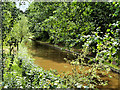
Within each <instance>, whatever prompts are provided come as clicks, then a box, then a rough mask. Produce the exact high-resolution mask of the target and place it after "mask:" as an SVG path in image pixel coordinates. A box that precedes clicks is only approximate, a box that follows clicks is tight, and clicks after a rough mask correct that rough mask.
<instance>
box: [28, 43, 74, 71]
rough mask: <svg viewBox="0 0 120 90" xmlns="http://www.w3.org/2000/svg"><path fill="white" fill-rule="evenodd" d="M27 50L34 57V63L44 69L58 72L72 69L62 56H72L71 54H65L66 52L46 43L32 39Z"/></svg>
mask: <svg viewBox="0 0 120 90" xmlns="http://www.w3.org/2000/svg"><path fill="white" fill-rule="evenodd" d="M29 51H30V53H31V55H32V56H33V58H34V59H35V61H34V63H35V64H36V65H38V66H41V67H43V68H44V69H45V70H50V69H55V70H57V71H58V72H59V73H62V72H64V71H72V66H71V65H70V64H68V63H66V61H65V60H64V58H68V59H69V58H73V56H72V55H70V54H67V52H63V51H61V50H60V49H58V48H55V47H53V46H50V45H48V44H44V43H41V44H40V43H39V42H34V41H33V43H32V46H31V47H30V49H29Z"/></svg>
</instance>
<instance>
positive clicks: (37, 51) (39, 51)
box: [29, 41, 120, 90]
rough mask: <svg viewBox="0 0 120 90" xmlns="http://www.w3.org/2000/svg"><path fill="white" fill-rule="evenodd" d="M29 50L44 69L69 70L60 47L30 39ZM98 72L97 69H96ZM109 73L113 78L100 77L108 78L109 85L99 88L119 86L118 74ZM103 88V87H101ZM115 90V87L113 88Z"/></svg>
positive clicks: (70, 67)
mask: <svg viewBox="0 0 120 90" xmlns="http://www.w3.org/2000/svg"><path fill="white" fill-rule="evenodd" d="M29 52H30V54H31V55H32V56H33V58H34V59H35V61H34V63H35V64H36V65H38V66H40V67H42V68H44V69H45V70H50V69H54V70H57V71H58V73H59V74H61V73H62V72H67V71H68V72H71V71H72V66H71V65H70V64H69V63H66V62H65V60H64V58H66V57H67V52H63V51H61V50H60V49H57V48H55V47H53V46H50V45H48V44H45V43H40V42H35V41H32V45H31V47H29ZM69 58H73V57H72V55H71V54H69ZM88 69H89V67H85V68H84V70H83V72H84V71H85V70H88ZM98 72H99V71H98ZM109 74H110V75H112V77H113V78H111V79H110V78H108V77H107V76H105V77H101V78H102V79H103V80H108V81H109V83H108V84H109V85H107V86H104V87H101V86H99V88H118V87H120V80H118V79H120V78H119V77H120V75H119V76H118V74H116V73H113V72H109ZM102 90H105V89H102ZM114 90H117V89H114ZM118 90H120V89H118Z"/></svg>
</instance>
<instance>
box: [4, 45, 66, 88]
mask: <svg viewBox="0 0 120 90" xmlns="http://www.w3.org/2000/svg"><path fill="white" fill-rule="evenodd" d="M23 46H24V47H23ZM5 57H6V58H5V59H6V60H5V73H4V88H66V85H64V83H65V82H64V80H62V79H61V78H60V76H59V75H55V74H54V73H53V71H45V70H44V69H42V68H41V67H38V66H36V65H34V64H33V63H34V62H33V59H32V58H31V57H30V55H28V52H27V48H26V47H25V45H24V44H23V43H22V44H20V46H19V51H18V54H17V55H15V56H14V57H11V56H9V54H5ZM21 61H22V62H21Z"/></svg>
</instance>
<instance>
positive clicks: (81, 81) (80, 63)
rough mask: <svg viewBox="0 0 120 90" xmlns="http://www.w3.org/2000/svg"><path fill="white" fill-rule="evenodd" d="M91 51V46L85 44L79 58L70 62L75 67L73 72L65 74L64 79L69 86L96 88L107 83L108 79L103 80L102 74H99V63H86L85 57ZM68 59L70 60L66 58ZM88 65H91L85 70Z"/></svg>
mask: <svg viewBox="0 0 120 90" xmlns="http://www.w3.org/2000/svg"><path fill="white" fill-rule="evenodd" d="M88 53H89V46H87V45H85V48H83V49H82V53H81V54H80V55H79V56H78V58H77V59H75V60H72V62H70V61H69V62H70V63H71V64H72V65H73V66H74V68H73V69H72V73H71V74H70V73H67V74H64V77H63V78H64V80H65V81H66V85H67V87H70V88H96V86H97V85H103V86H104V85H107V81H103V80H101V78H100V76H99V75H97V69H98V64H96V63H94V65H88V64H86V61H85V57H86V56H87V54H88ZM66 61H68V60H67V59H66ZM86 66H90V68H89V69H88V70H85V68H86Z"/></svg>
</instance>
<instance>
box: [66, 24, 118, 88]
mask: <svg viewBox="0 0 120 90" xmlns="http://www.w3.org/2000/svg"><path fill="white" fill-rule="evenodd" d="M114 27H115V26H114ZM99 33H101V34H103V32H102V31H101V30H100V27H99V28H97V31H96V32H92V34H91V35H83V36H81V38H80V40H81V41H84V44H83V49H82V52H81V53H80V55H78V58H77V59H74V60H72V61H71V62H70V61H69V62H70V63H71V64H72V65H74V66H75V67H74V68H73V74H72V75H68V74H65V76H64V78H65V80H66V83H67V85H68V86H72V87H90V88H94V87H96V86H97V85H103V86H104V85H107V82H108V81H103V80H101V78H100V76H99V75H98V74H97V72H96V71H97V70H102V71H103V70H105V71H106V72H107V73H108V72H109V71H110V67H109V66H107V65H104V62H110V63H111V64H112V62H113V61H116V62H118V58H117V57H116V56H117V55H116V53H117V52H118V50H119V42H120V41H119V35H118V34H119V33H118V29H115V30H113V28H111V29H107V30H106V33H105V34H104V35H103V36H100V34H99ZM111 34H113V35H111ZM92 43H96V46H91V44H92ZM91 49H92V52H96V54H95V56H94V57H93V58H91V59H90V60H88V61H87V62H86V57H87V56H88V54H89V53H90V51H91ZM66 61H68V60H67V59H66ZM90 62H93V63H92V64H90ZM84 65H88V66H90V67H91V68H90V69H89V70H86V71H84V72H83V70H82V69H84ZM77 66H78V67H79V69H77ZM79 72H81V73H79ZM101 73H102V75H105V73H104V72H101ZM107 73H106V74H107ZM109 77H111V76H109ZM84 84H85V85H86V86H84Z"/></svg>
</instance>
